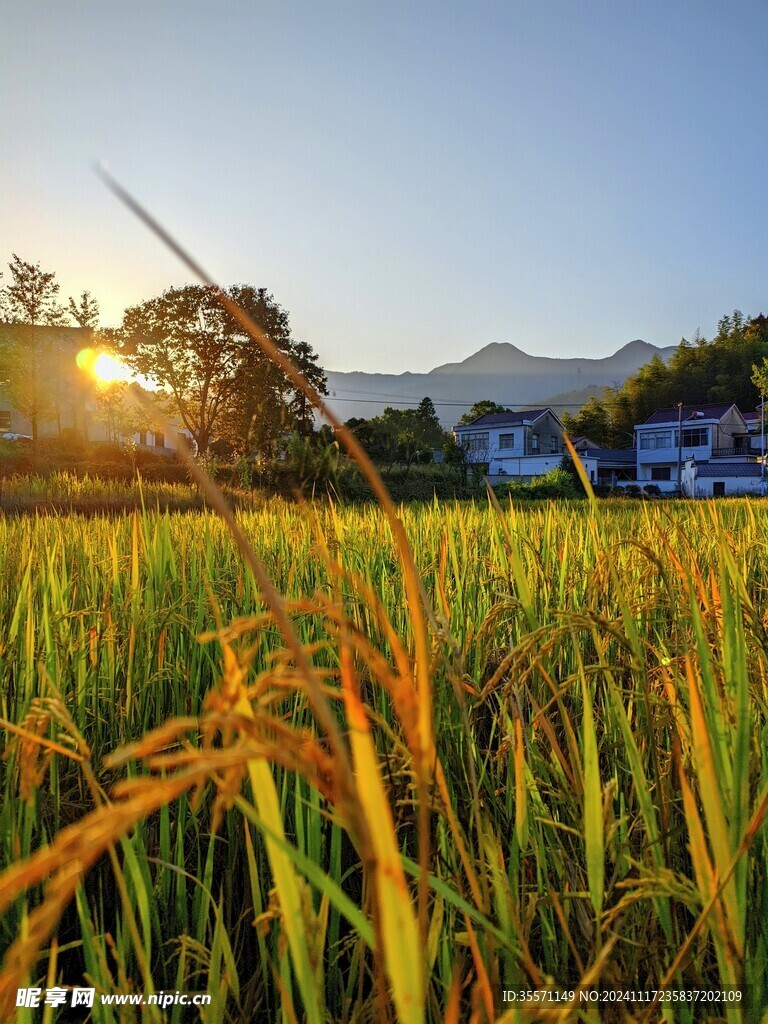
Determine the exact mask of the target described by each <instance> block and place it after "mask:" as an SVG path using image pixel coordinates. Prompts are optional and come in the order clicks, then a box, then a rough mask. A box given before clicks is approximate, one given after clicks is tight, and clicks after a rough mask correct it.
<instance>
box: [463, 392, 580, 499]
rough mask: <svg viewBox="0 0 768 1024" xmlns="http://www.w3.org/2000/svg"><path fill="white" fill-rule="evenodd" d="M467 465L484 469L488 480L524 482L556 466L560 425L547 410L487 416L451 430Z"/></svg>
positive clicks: (559, 455) (560, 446)
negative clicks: (504, 478) (471, 463)
mask: <svg viewBox="0 0 768 1024" xmlns="http://www.w3.org/2000/svg"><path fill="white" fill-rule="evenodd" d="M453 433H454V436H455V438H456V440H457V441H458V443H459V444H460V445H462V446H463V447H464V449H465V450H466V452H467V453H468V458H469V461H470V462H474V463H477V464H480V465H484V466H485V467H486V472H487V473H488V476H490V477H496V476H502V477H514V478H515V479H517V480H521V481H523V482H528V481H529V480H532V479H533V478H534V477H536V476H543V475H544V474H545V473H548V472H549V470H550V469H554V468H555V467H556V466H559V465H560V461H561V459H562V457H563V450H564V445H563V424H562V423H561V422H560V420H559V419H558V417H557V416H556V415H555V414H554V413H553V412H552V410H551V409H550V408H545V409H526V410H523V412H501V413H487V414H486V415H485V416H479V417H478V418H477V419H476V420H473V421H472V422H471V423H462V424H459V425H457V426H455V427H454V428H453Z"/></svg>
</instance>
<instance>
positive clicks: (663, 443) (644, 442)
mask: <svg viewBox="0 0 768 1024" xmlns="http://www.w3.org/2000/svg"><path fill="white" fill-rule="evenodd" d="M640 447H641V448H642V449H644V450H646V451H648V450H649V449H655V448H671V447H672V431H671V430H665V431H663V432H662V433H657V434H641V435H640Z"/></svg>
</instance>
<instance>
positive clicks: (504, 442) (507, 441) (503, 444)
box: [499, 434, 515, 448]
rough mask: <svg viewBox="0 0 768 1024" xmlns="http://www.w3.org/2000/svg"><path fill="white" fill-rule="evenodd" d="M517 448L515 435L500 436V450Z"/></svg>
mask: <svg viewBox="0 0 768 1024" xmlns="http://www.w3.org/2000/svg"><path fill="white" fill-rule="evenodd" d="M514 447H515V435H514V434H499V448H514Z"/></svg>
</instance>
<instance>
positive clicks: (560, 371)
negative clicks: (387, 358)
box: [328, 340, 675, 426]
mask: <svg viewBox="0 0 768 1024" xmlns="http://www.w3.org/2000/svg"><path fill="white" fill-rule="evenodd" d="M674 351H675V346H672V347H669V348H657V347H656V346H655V345H651V344H649V343H648V342H647V341H639V340H637V341H630V342H629V344H627V345H624V346H623V347H622V348H620V349H619V350H618V351H617V352H614V353H613V355H611V356H606V357H605V358H604V359H578V358H577V359H552V358H550V357H549V356H532V355H530V354H529V353H527V352H523V351H522V350H521V349H519V348H517V347H516V346H515V345H509V344H503V343H499V342H493V343H492V344H490V345H486V346H485V348H481V349H480V351H479V352H475V353H474V354H473V355H471V356H468V357H467V358H466V359H464V360H462V362H460V363H444V364H443V365H442V366H436V367H435V368H434V370H430V371H429V373H400V374H388V373H362V372H357V371H355V372H351V373H342V372H339V371H335V370H330V371H328V389H329V391H330V396H329V399H328V403H329V405H330V406H331V407H332V408H333V410H334V411H335V412H336V413H337V415H339V416H341V417H342V419H344V420H347V419H349V418H350V417H351V416H362V417H366V418H369V417H371V416H377V415H378V414H379V413H380V412H381V411H382V409H384V407H385V406H387V405H394V406H404V405H416V404H418V402H419V401H420V400H421V399H422V398H424V396H425V395H428V396H429V397H430V398H431V399H432V401H433V402H434V403H435V406H436V408H437V412H438V415H439V416H440V419H441V421H442V422H443V424H444V425H445V426H451V425H453V424H454V423H455V422H456V421H457V420H458V419H459V417H460V416H461V415H462V413H464V412H466V411H467V410H468V409H469V408H470V406H471V405H473V403H474V402H477V401H479V400H480V399H482V398H489V399H492V400H493V401H494V402H499V403H500V404H502V405H506V406H510V407H512V408H515V407H517V408H519V407H523V406H526V405H528V406H540V405H546V404H548V402H550V401H552V402H553V403H557V404H558V405H567V407H568V408H569V409H571V410H573V409H578V408H580V406H581V405H582V404H583V402H582V401H581V400H580V399H581V395H582V394H583V395H585V397H584V399H583V401H586V400H587V398H589V397H590V395H592V394H599V393H600V391H601V390H602V388H604V387H607V386H608V385H610V384H621V383H623V382H624V380H625V379H626V378H627V377H629V376H630V375H631V374H632V373H634V372H635V371H636V370H637V369H639V367H641V366H642V365H643V364H645V363H648V362H650V360H651V359H652V358H653V357H654V356H655V355H658V356H660V357H661V358H662V359H665V360H666V359H669V357H670V356H671V355H672V353H673V352H674ZM555 411H558V410H555Z"/></svg>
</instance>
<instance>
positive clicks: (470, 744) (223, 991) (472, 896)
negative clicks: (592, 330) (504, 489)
mask: <svg viewBox="0 0 768 1024" xmlns="http://www.w3.org/2000/svg"><path fill="white" fill-rule="evenodd" d="M236 516H237V523H238V525H239V526H240V528H241V530H242V531H243V533H244V534H245V536H246V537H247V540H248V541H249V543H250V545H251V548H252V549H253V551H254V552H255V553H256V555H257V556H258V557H259V559H260V560H261V562H262V563H263V566H264V568H265V570H266V573H267V575H268V577H269V579H270V580H271V581H272V584H273V585H274V588H275V591H276V592H277V595H281V596H277V595H275V594H270V593H267V594H266V597H265V594H264V589H263V587H260V586H259V585H258V584H257V583H256V582H255V579H254V575H253V573H252V571H251V569H250V568H249V566H248V564H247V563H246V560H245V559H244V557H243V555H242V553H241V552H240V550H239V549H238V547H237V545H236V544H235V542H234V540H233V539H232V536H231V533H230V531H229V530H228V527H227V525H226V523H225V522H223V521H222V519H220V518H218V517H217V516H216V515H215V514H213V513H212V512H206V511H191V512H179V513H172V514H169V513H167V512H165V513H163V512H159V511H156V510H155V511H152V510H151V508H150V507H147V508H145V509H144V510H143V511H137V512H133V513H125V514H120V515H111V516H110V515H89V516H87V517H85V516H80V515H77V514H69V515H47V514H44V513H43V514H38V515H32V516H25V517H10V516H8V517H5V518H0V717H1V718H2V727H3V730H2V744H3V751H4V757H3V761H2V763H1V764H0V792H1V794H2V804H1V806H0V844H1V845H0V859H1V861H2V864H1V865H0V866H2V868H3V872H2V874H0V915H2V916H1V917H0V949H1V950H2V952H3V953H4V957H5V959H4V964H3V970H2V975H0V1006H1V1007H2V1012H3V1013H4V1014H5V1016H6V1017H7V1019H9V1020H10V1019H14V1020H18V1021H19V1022H20V1024H27V1022H32V1021H34V1020H40V1019H42V1011H40V1010H31V1009H17V1008H15V1006H14V1004H13V998H14V995H15V991H16V989H17V987H18V986H19V985H25V984H38V985H42V986H43V987H45V986H46V984H47V985H48V986H49V987H50V985H52V984H54V983H56V982H58V983H59V984H62V985H73V984H74V985H78V984H83V983H89V984H92V985H93V986H95V987H96V989H97V991H98V992H104V993H124V992H143V993H145V994H147V993H152V992H159V991H166V992H173V991H175V990H180V991H187V992H193V991H199V992H207V993H210V994H211V996H212V1002H211V1004H210V1005H209V1006H207V1007H204V1008H202V1009H201V1010H199V1011H197V1012H198V1013H199V1016H195V1017H192V1016H190V1015H189V1011H185V1013H186V1014H187V1015H186V1016H184V1015H183V1013H182V1011H183V1010H184V1009H185V1008H184V1007H182V1006H179V1005H177V1006H173V1007H172V1008H170V1009H169V1010H168V1011H167V1012H165V1011H164V1013H163V1014H162V1015H161V1014H160V1013H159V1011H157V1010H156V1009H155V1008H152V1007H148V1008H145V1010H144V1013H143V1014H142V1016H141V1019H142V1020H146V1019H149V1020H158V1021H160V1020H168V1021H170V1022H172V1024H182V1022H184V1021H186V1020H192V1019H201V1020H203V1021H206V1022H213V1021H225V1022H229V1021H231V1022H239V1021H255V1020H259V1021H261V1020H264V1021H281V1022H285V1024H288V1022H292V1021H299V1022H300V1021H307V1022H309V1024H321V1022H325V1021H333V1022H337V1021H338V1022H350V1024H351V1022H363V1021H401V1022H404V1024H417V1022H422V1021H430V1022H433V1021H434V1022H438V1021H439V1022H446V1024H452V1022H458V1021H461V1022H464V1021H472V1022H478V1024H479V1022H482V1021H488V1022H490V1021H496V1020H504V1021H510V1022H514V1021H523V1020H525V1021H528V1020H539V1019H540V1020H558V1021H566V1020H568V1021H570V1020H573V1021H588V1022H597V1021H602V1020H604V1021H614V1020H615V1021H638V1022H640V1021H647V1022H654V1021H659V1020H665V1021H670V1022H671V1021H674V1022H680V1024H688V1022H695V1021H700V1020H710V1019H712V1020H725V1021H728V1022H729V1024H736V1022H741V1021H758V1020H768V1016H766V1017H763V1016H762V1013H763V1009H764V1007H765V1006H766V1005H767V1004H768V955H767V953H768V832H766V825H765V814H766V810H767V809H768V731H767V730H766V723H767V719H766V707H767V700H768V691H767V689H766V687H767V685H768V655H767V654H766V639H767V637H766V627H768V516H767V515H766V511H765V507H764V504H763V503H762V502H760V501H754V502H749V501H746V500H722V501H718V502H710V503H696V502H684V503H671V502H648V503H645V504H634V503H629V502H622V501H601V502H592V503H589V502H586V501H584V502H573V503H564V502H561V503H554V502H553V503H546V504H544V503H542V504H529V505H527V506H526V507H520V506H517V507H515V506H512V505H509V506H506V507H502V508H499V507H498V506H496V505H495V503H493V502H490V501H489V502H485V501H481V502H474V503H438V502H435V503H433V504H423V505H418V506H416V505H414V506H409V507H404V508H401V509H400V510H399V518H400V522H402V525H403V528H404V532H405V535H406V536H407V540H408V543H409V546H410V551H411V552H412V555H413V560H414V568H411V567H410V566H409V563H408V558H407V557H406V556H405V555H404V551H403V546H402V542H401V540H399V538H398V535H397V533H396V531H394V530H393V525H392V522H391V521H390V520H388V519H387V517H386V515H385V514H384V512H382V511H381V510H379V509H378V508H375V507H361V508H348V507H338V506H334V505H332V504H313V505H307V506H301V505H295V504H294V505H292V504H288V503H283V502H279V501H271V502H267V503H265V504H263V505H262V506H260V507H256V508H253V509H252V510H241V511H239V512H238V513H237V514H236ZM83 979H86V980H85V982H84V981H83ZM546 988H550V989H552V990H553V991H554V990H557V991H558V992H559V993H560V994H561V996H562V994H563V993H573V995H572V996H569V997H568V998H567V999H566V1001H561V1002H548V1003H547V1004H546V1005H544V1004H532V1003H528V1004H526V1005H525V1006H521V1005H520V1003H519V1002H518V1003H512V1002H510V1001H509V999H506V1000H505V998H504V993H505V992H509V991H516V992H520V991H524V990H542V989H546ZM662 988H663V989H665V990H667V991H668V992H673V991H679V990H683V989H685V990H689V991H691V990H697V991H710V992H712V991H717V992H721V991H724V990H733V989H734V988H739V989H740V990H741V991H742V992H743V993H744V996H743V997H742V1000H741V1001H740V1002H739V1001H731V1002H728V1001H725V1002H723V1001H721V1002H719V1003H717V1004H708V1005H707V1006H706V1007H704V1006H703V1005H702V1004H701V1003H700V1002H699V1003H696V1002H692V1001H686V1000H680V999H672V998H667V997H664V998H659V999H657V1001H655V1002H653V1001H651V1002H647V1001H646V1002H642V1001H634V1002H632V1001H630V1002H627V1003H623V1004H619V1003H613V1002H611V1003H602V1004H601V1003H595V1002H592V1003H590V1002H589V1001H586V1000H582V999H580V993H588V992H596V991H597V990H600V989H602V990H605V991H608V990H611V989H613V990H616V989H623V990H636V991H638V992H648V991H649V990H660V989H662ZM726 994H727V993H726ZM45 1012H46V1014H47V1018H46V1022H45V1024H47V1021H49V1020H51V1021H52V1020H56V1019H57V1018H56V1016H55V1013H56V1011H53V1012H49V1010H46V1011H45ZM153 1014H154V1016H153ZM92 1015H93V1016H92V1019H93V1020H95V1021H98V1022H99V1024H100V1022H102V1021H103V1022H105V1024H118V1022H123V1021H132V1020H138V1019H139V1016H138V1011H137V1010H136V1009H135V1008H129V1007H122V1008H115V1007H106V1006H101V1007H100V1006H96V1007H95V1008H94V1010H93V1011H92ZM61 1019H66V1018H61Z"/></svg>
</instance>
